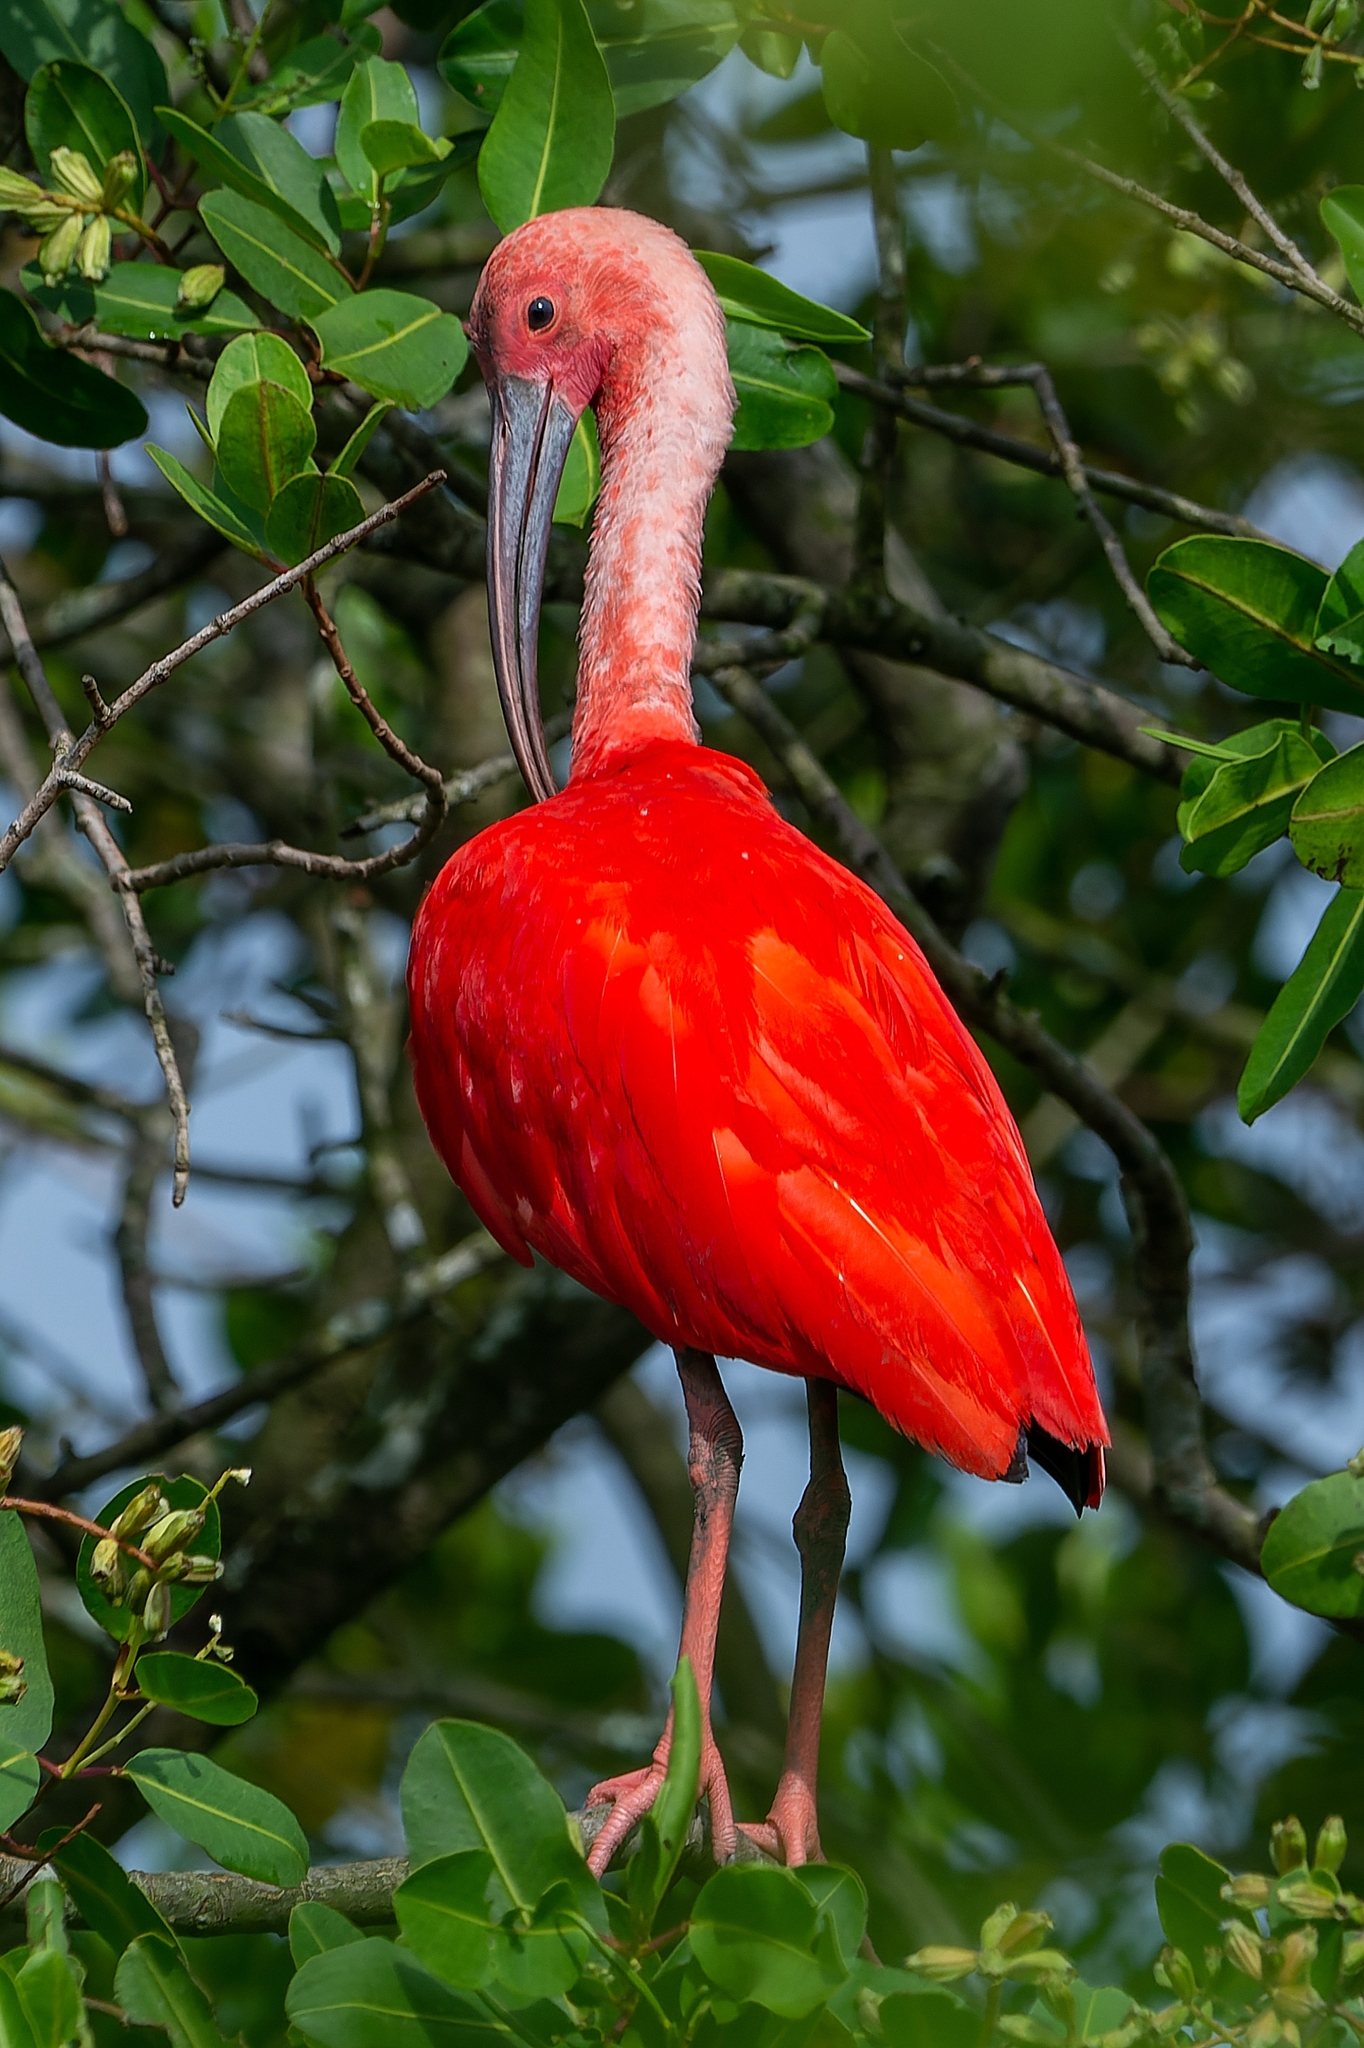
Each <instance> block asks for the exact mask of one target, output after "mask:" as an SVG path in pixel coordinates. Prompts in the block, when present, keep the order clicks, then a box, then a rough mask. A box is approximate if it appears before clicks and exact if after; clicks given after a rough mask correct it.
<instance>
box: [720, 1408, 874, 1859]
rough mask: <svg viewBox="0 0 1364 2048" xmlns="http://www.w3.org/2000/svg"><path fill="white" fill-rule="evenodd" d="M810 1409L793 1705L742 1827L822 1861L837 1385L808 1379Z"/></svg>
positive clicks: (837, 1492) (838, 1561)
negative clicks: (773, 1778) (772, 1768)
mask: <svg viewBox="0 0 1364 2048" xmlns="http://www.w3.org/2000/svg"><path fill="white" fill-rule="evenodd" d="M805 1391H806V1397H807V1401H808V1404H809V1410H810V1483H809V1485H808V1486H807V1487H806V1489H805V1492H804V1493H803V1494H802V1496H801V1502H800V1506H799V1507H798V1508H797V1509H796V1517H795V1520H794V1522H793V1523H792V1525H791V1529H792V1534H793V1535H794V1536H795V1539H796V1548H797V1550H798V1551H799V1552H800V1562H801V1576H800V1633H799V1635H798V1636H797V1638H796V1665H795V1670H794V1672H793V1674H792V1678H791V1711H790V1715H789V1718H788V1720H787V1724H786V1756H785V1760H784V1762H783V1765H782V1774H781V1782H780V1783H779V1785H778V1786H777V1796H776V1798H775V1799H774V1800H773V1802H772V1811H771V1813H770V1814H769V1815H768V1817H767V1824H766V1826H764V1827H751V1828H745V1830H744V1832H745V1833H746V1834H748V1835H750V1836H751V1837H752V1838H753V1840H754V1841H755V1842H757V1843H759V1844H760V1846H761V1847H762V1848H764V1849H766V1850H767V1851H768V1852H769V1854H771V1855H774V1856H780V1857H781V1859H782V1861H783V1862H784V1863H790V1864H796V1863H822V1862H823V1861H824V1852H823V1850H822V1849H821V1848H820V1846H819V1818H818V1815H817V1812H816V1809H815V1783H816V1779H817V1777H818V1773H819V1724H820V1718H821V1716H822V1714H823V1711H824V1681H825V1675H826V1673H827V1671H828V1666H829V1636H830V1633H831V1631H832V1629H833V1624H834V1603H835V1601H836V1600H837V1598H838V1581H839V1578H840V1577H841V1575H842V1571H843V1551H844V1545H845V1541H846V1538H847V1534H848V1516H849V1513H850V1511H851V1506H852V1502H851V1499H850V1497H849V1494H848V1480H847V1475H846V1474H845V1472H844V1470H843V1459H842V1456H841V1455H840V1452H839V1448H838V1392H837V1389H836V1388H835V1387H833V1386H831V1385H830V1384H829V1382H828V1381H827V1380H807V1381H806V1385H805Z"/></svg>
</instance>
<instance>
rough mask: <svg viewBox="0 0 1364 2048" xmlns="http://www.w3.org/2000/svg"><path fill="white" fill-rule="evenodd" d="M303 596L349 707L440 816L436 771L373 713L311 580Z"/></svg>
mask: <svg viewBox="0 0 1364 2048" xmlns="http://www.w3.org/2000/svg"><path fill="white" fill-rule="evenodd" d="M303 596H304V600H305V602H306V604H307V606H308V609H309V611H310V612H311V613H312V615H313V617H314V618H315V619H316V621H317V630H318V632H319V634H320V635H321V637H322V644H323V646H324V647H325V648H326V650H327V652H328V654H329V655H330V656H331V658H332V667H333V668H334V669H335V670H336V673H337V675H338V676H339V677H340V678H341V681H342V683H343V684H344V685H345V690H346V694H347V696H348V697H349V698H350V701H351V703H352V704H353V705H354V706H355V708H356V710H357V711H358V712H359V713H360V716H361V717H362V718H363V719H364V721H365V724H366V725H367V726H368V727H369V729H370V731H371V732H372V733H373V734H374V737H375V739H376V740H378V742H379V745H380V746H381V747H382V748H383V750H384V752H385V753H386V754H387V755H388V757H389V759H390V760H392V761H396V762H397V763H398V766H399V767H400V768H405V769H406V770H407V773H408V774H409V775H411V776H413V777H414V778H415V780H416V781H418V782H422V783H425V785H426V788H427V792H428V795H429V796H430V797H432V798H434V799H436V801H437V804H438V807H439V810H440V812H441V814H442V816H443V815H444V812H445V785H444V781H443V779H442V777H441V772H440V770H439V768H433V767H432V766H431V764H430V762H429V761H423V759H422V758H421V755H420V754H414V753H413V751H412V749H411V747H409V746H408V745H407V742H406V741H405V740H401V739H399V737H398V735H397V733H396V732H394V730H393V727H392V726H391V725H390V724H389V722H388V720H387V719H386V718H385V717H383V715H382V714H381V713H380V712H379V711H378V710H376V708H375V706H374V703H373V701H372V700H371V698H370V695H369V692H368V691H367V690H366V689H365V687H364V685H363V683H362V682H361V681H360V679H359V677H358V676H357V675H356V673H355V670H354V669H353V668H352V666H351V663H350V657H349V655H348V654H347V653H346V650H345V648H344V647H343V646H342V644H341V635H340V634H339V633H338V632H337V630H336V621H335V620H334V619H333V618H332V616H331V614H330V612H329V611H328V610H327V607H326V606H325V605H324V604H323V602H322V598H321V596H320V594H319V592H318V588H317V584H316V582H315V580H314V579H313V577H311V576H307V577H305V578H304V581H303Z"/></svg>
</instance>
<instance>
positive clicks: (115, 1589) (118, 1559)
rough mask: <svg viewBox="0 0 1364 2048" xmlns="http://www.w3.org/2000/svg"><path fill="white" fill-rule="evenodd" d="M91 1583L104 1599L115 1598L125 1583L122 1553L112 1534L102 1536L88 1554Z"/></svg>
mask: <svg viewBox="0 0 1364 2048" xmlns="http://www.w3.org/2000/svg"><path fill="white" fill-rule="evenodd" d="M90 1580H91V1584H92V1585H95V1586H98V1587H99V1590H100V1592H101V1593H103V1595H104V1597H105V1599H106V1600H117V1599H118V1596H119V1594H120V1593H121V1592H122V1591H123V1589H124V1586H125V1584H126V1583H127V1574H126V1572H125V1571H124V1568H123V1555H122V1552H121V1551H120V1550H119V1547H118V1545H117V1543H116V1542H115V1541H114V1539H113V1537H112V1536H102V1537H101V1538H100V1540H99V1542H98V1543H97V1544H96V1545H95V1547H94V1550H93V1551H92V1553H91V1556H90Z"/></svg>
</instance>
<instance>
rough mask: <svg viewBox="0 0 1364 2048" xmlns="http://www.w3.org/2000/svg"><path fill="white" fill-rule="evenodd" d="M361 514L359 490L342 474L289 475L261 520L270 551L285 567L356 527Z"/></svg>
mask: <svg viewBox="0 0 1364 2048" xmlns="http://www.w3.org/2000/svg"><path fill="white" fill-rule="evenodd" d="M364 516H365V508H364V506H363V505H362V504H361V502H360V493H359V492H358V491H357V490H356V488H355V485H354V484H353V483H351V482H350V481H349V480H348V479H347V478H346V477H343V476H335V475H332V474H331V473H330V472H329V473H328V474H327V475H326V476H317V475H315V474H314V475H310V476H296V477H292V478H291V479H290V481H289V482H288V483H286V484H285V485H284V486H283V487H282V489H281V490H280V493H279V496H278V497H277V498H276V499H275V502H274V503H273V505H272V506H271V507H270V516H269V518H268V519H267V520H266V522H265V538H266V540H267V542H268V543H269V547H270V552H271V554H272V555H275V556H276V557H277V558H278V559H279V560H280V561H281V562H283V563H284V564H285V566H286V567H287V568H292V567H293V566H294V565H295V564H296V563H298V562H302V561H306V560H307V558H308V556H309V555H311V554H313V553H314V552H315V551H316V550H317V549H318V548H321V547H325V546H326V544H327V542H328V541H329V540H335V539H336V536H337V534H338V533H346V532H348V531H349V530H350V528H351V527H352V526H358V525H359V524H360V521H361V520H362V519H363V518H364Z"/></svg>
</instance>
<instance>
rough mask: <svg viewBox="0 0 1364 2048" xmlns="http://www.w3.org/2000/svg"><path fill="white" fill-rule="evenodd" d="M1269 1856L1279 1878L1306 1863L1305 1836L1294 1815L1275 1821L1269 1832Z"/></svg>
mask: <svg viewBox="0 0 1364 2048" xmlns="http://www.w3.org/2000/svg"><path fill="white" fill-rule="evenodd" d="M1269 1854H1270V1858H1271V1860H1272V1862H1273V1864H1274V1868H1275V1869H1276V1870H1277V1871H1278V1873H1279V1875H1280V1877H1283V1876H1285V1875H1286V1874H1287V1872H1288V1871H1290V1870H1297V1869H1298V1868H1299V1867H1300V1866H1301V1865H1302V1864H1304V1863H1306V1861H1307V1834H1306V1831H1305V1830H1304V1828H1303V1824H1302V1822H1301V1821H1300V1820H1299V1819H1298V1817H1297V1815H1296V1814H1290V1816H1289V1818H1288V1819H1287V1820H1276V1821H1275V1823H1274V1825H1273V1827H1272V1828H1271V1829H1270V1831H1269Z"/></svg>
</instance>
